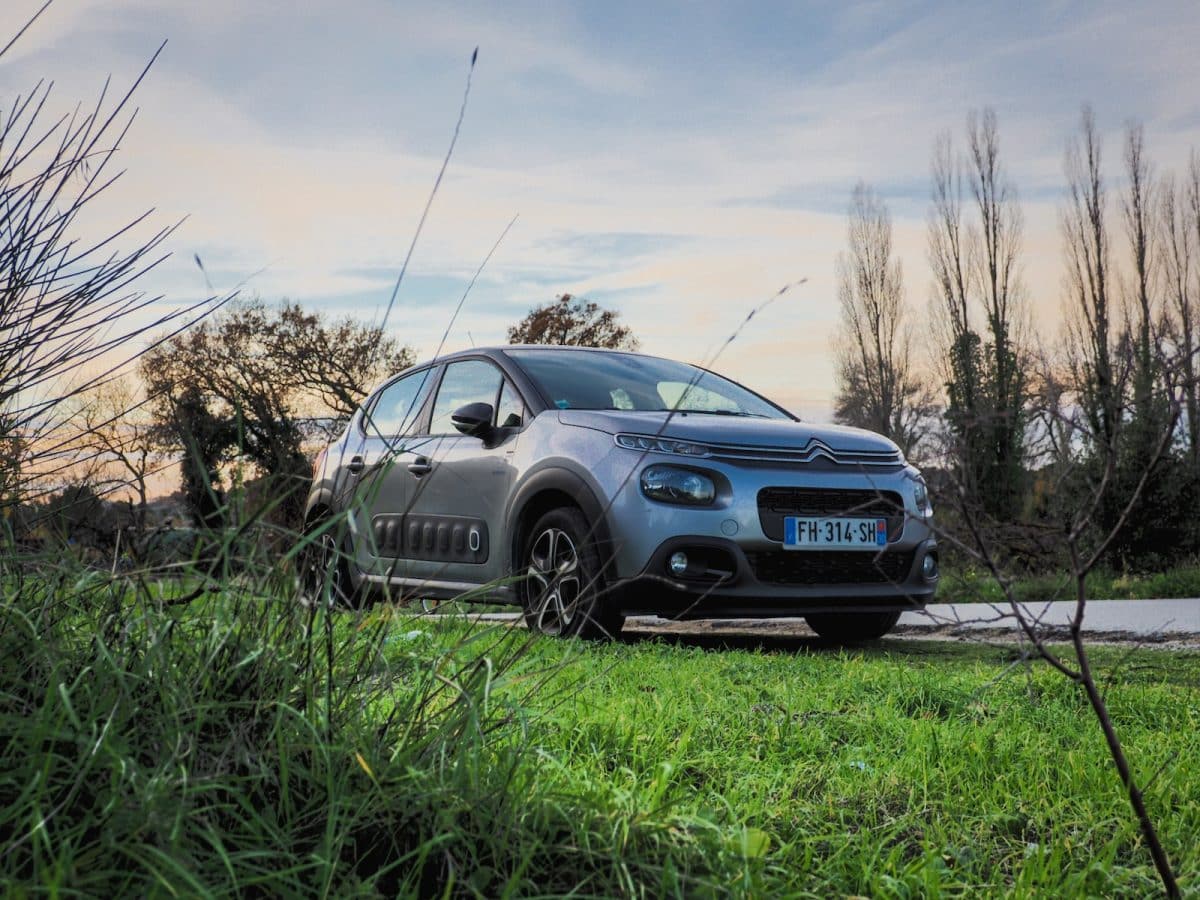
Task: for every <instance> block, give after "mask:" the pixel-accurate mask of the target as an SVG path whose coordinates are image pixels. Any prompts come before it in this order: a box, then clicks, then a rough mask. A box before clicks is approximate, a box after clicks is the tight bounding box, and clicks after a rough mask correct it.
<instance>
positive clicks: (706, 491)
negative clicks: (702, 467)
mask: <svg viewBox="0 0 1200 900" xmlns="http://www.w3.org/2000/svg"><path fill="white" fill-rule="evenodd" d="M642 493H643V494H645V495H646V496H647V497H649V498H650V499H651V500H660V501H662V502H663V503H682V504H685V505H687V506H707V505H708V504H710V503H712V502H713V499H714V498H715V497H716V496H717V486H716V485H715V484H714V483H713V480H712V479H711V478H709V477H708V476H707V475H701V474H700V473H699V472H693V471H691V470H690V469H679V468H676V467H675V466H647V467H646V468H645V469H643V470H642Z"/></svg>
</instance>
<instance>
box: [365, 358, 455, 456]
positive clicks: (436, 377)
mask: <svg viewBox="0 0 1200 900" xmlns="http://www.w3.org/2000/svg"><path fill="white" fill-rule="evenodd" d="M444 368H445V366H444V365H442V364H441V363H430V364H429V365H427V366H422V367H421V368H418V369H409V370H405V371H404V372H401V373H400V374H399V375H397V376H396V377H395V378H393V379H392V380H391V381H389V382H388V383H387V384H385V385H383V386H382V387H380V388H379V389H378V390H376V391H375V393H374V394H372V395H371V396H370V397H369V398H368V400H367V402H366V403H364V404H363V414H362V415H361V416H360V417H359V420H358V430H359V433H360V434H362V436H363V437H366V438H374V439H376V440H392V439H395V438H396V437H414V436H417V435H423V434H424V433H425V432H426V430H427V429H428V418H429V401H430V398H432V397H433V396H434V393H435V392H436V391H437V388H438V387H439V386H440V385H441V382H442V379H441V372H440V371H439V370H440V369H444ZM423 372H428V373H429V375H430V378H431V380H432V381H433V387H432V388H430V389H429V393H427V394H426V395H425V398H424V399H423V400H422V401H421V407H420V409H418V410H417V414H416V415H415V416H414V417H413V427H412V428H411V429H410V430H409V432H408V434H405V435H394V434H391V435H388V434H381V433H379V431H378V430H377V429H370V428H368V427H367V423H368V421H369V420H370V418H371V413H372V411H373V410H374V409H375V406H376V404H378V403H379V398H380V397H382V396H383V395H384V393H386V392H387V390H388V389H389V388H390V387H391V386H392V385H394V384H396V383H397V382H399V381H403V380H404V379H405V378H411V377H414V376H416V375H420V374H421V373H423Z"/></svg>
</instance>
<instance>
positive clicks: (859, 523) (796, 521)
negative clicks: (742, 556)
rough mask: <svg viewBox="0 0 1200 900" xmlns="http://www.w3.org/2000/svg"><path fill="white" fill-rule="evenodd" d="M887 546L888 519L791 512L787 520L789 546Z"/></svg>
mask: <svg viewBox="0 0 1200 900" xmlns="http://www.w3.org/2000/svg"><path fill="white" fill-rule="evenodd" d="M886 546H887V519H852V518H843V517H840V516H839V517H836V518H828V519H822V518H809V517H806V516H787V517H785V518H784V520H783V548H784V549H785V550H819V549H824V548H826V547H840V548H841V549H843V550H878V549H879V548H880V547H886Z"/></svg>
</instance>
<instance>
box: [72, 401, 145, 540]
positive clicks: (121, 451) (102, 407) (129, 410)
mask: <svg viewBox="0 0 1200 900" xmlns="http://www.w3.org/2000/svg"><path fill="white" fill-rule="evenodd" d="M81 400H82V403H83V409H82V411H81V413H80V426H81V430H82V433H81V435H80V449H81V450H84V451H86V452H88V453H89V454H90V455H92V456H94V458H95V459H96V460H97V461H98V462H99V463H101V465H103V466H104V468H105V469H106V470H107V472H106V473H105V476H104V477H103V478H102V480H101V485H102V491H103V493H104V494H106V495H110V496H111V495H112V494H114V493H119V492H124V491H131V492H132V494H133V497H134V498H135V499H136V501H137V506H136V507H135V510H136V511H135V513H134V517H133V522H134V526H135V527H136V528H137V529H138V530H139V531H141V530H143V529H144V528H145V527H146V507H147V504H148V502H149V489H148V482H149V479H150V477H151V475H152V474H153V473H154V471H155V468H156V467H157V465H158V464H159V458H158V457H159V454H158V446H157V441H156V439H155V423H154V422H153V420H152V418H151V416H150V409H149V401H148V399H146V398H143V397H141V396H139V394H138V392H137V388H136V387H135V385H134V383H133V382H132V381H131V380H130V379H122V380H120V381H112V382H108V383H106V384H102V385H98V386H97V387H95V388H93V389H92V390H90V391H88V392H87V393H86V394H84V395H82V397H81Z"/></svg>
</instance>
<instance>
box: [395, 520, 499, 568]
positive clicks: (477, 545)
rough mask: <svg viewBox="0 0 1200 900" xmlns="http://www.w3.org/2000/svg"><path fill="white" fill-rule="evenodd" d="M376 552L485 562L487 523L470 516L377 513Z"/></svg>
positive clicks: (445, 560)
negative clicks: (378, 514)
mask: <svg viewBox="0 0 1200 900" xmlns="http://www.w3.org/2000/svg"><path fill="white" fill-rule="evenodd" d="M371 531H372V535H373V537H374V539H375V548H374V549H375V555H376V556H381V557H386V558H388V559H426V560H432V561H435V562H465V563H485V562H487V558H488V531H487V523H486V522H484V521H483V520H482V519H472V518H469V517H467V516H426V515H415V514H412V513H409V514H407V515H386V516H376V517H375V518H374V519H372V520H371Z"/></svg>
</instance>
